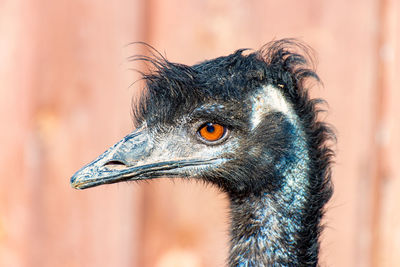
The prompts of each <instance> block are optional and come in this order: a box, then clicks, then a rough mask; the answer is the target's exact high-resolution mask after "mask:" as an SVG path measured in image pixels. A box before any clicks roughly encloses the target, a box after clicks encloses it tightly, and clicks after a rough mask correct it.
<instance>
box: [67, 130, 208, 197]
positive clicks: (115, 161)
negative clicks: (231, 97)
mask: <svg viewBox="0 0 400 267" xmlns="http://www.w3.org/2000/svg"><path fill="white" fill-rule="evenodd" d="M152 143H153V142H152V140H151V138H150V135H149V133H148V130H147V128H144V127H143V128H141V129H138V130H136V131H134V132H132V133H130V134H129V135H127V136H125V137H124V138H123V139H122V140H120V141H119V142H118V143H116V144H115V145H114V146H112V147H111V148H109V149H108V150H107V151H105V152H104V153H103V154H101V155H100V156H99V157H98V158H97V159H95V160H94V161H93V162H91V163H89V164H88V165H86V166H84V167H83V168H82V169H80V170H79V171H77V172H76V173H75V174H74V175H73V176H72V177H71V186H72V187H74V188H77V189H85V188H89V187H94V186H97V185H102V184H111V183H118V182H122V181H128V180H142V179H151V178H156V177H160V176H164V175H174V172H173V171H171V170H174V169H181V168H182V167H187V166H197V165H204V164H207V163H208V162H209V161H212V160H199V159H197V160H196V159H179V160H168V161H159V160H155V159H154V160H152V157H151V154H152V153H151V152H152V151H153V145H152ZM163 153H166V155H168V153H170V151H163ZM175 175H176V174H175Z"/></svg>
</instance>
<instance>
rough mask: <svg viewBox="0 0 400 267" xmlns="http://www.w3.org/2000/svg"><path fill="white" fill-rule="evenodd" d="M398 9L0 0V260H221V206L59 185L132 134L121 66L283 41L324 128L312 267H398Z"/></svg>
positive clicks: (216, 198)
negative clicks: (320, 219) (298, 46)
mask: <svg viewBox="0 0 400 267" xmlns="http://www.w3.org/2000/svg"><path fill="white" fill-rule="evenodd" d="M399 33H400V2H399V1H396V0H382V1H378V0H364V1H362V0H354V1H345V0H337V1H318V0H313V1H312V0H307V1H289V0H282V1H261V0H260V1H244V0H230V1H228V0H221V1H212V0H204V1H196V0H189V1H183V0H181V1H178V0H171V1H161V0H150V1H144V0H142V1H140V0H116V1H95V0H86V1H84V0H73V1H71V0H58V1H51V0H4V1H1V3H0V119H1V125H2V127H1V129H2V130H1V131H0V140H1V149H0V166H1V168H0V266H145V267H146V266H157V267H168V266H195V267H197V266H199V267H200V266H224V262H225V259H226V257H227V244H228V241H229V240H228V223H229V220H228V210H227V201H226V199H225V197H224V196H223V195H222V194H220V193H218V192H217V190H215V189H213V188H212V187H204V186H203V185H201V184H190V183H187V182H181V181H177V182H175V183H173V182H171V181H170V180H168V179H165V180H159V181H156V182H154V183H153V182H152V183H150V184H126V183H122V184H116V185H111V186H103V187H98V188H94V189H91V190H85V191H77V190H73V189H71V188H70V185H69V177H70V176H71V175H72V174H73V173H74V172H75V171H76V170H78V169H79V168H80V167H81V166H82V165H83V164H85V163H87V162H89V161H90V160H91V159H93V158H94V157H95V156H96V155H98V154H99V153H101V152H103V151H104V150H105V149H106V148H107V147H108V146H110V145H111V144H113V143H114V142H116V141H117V140H119V139H120V138H121V137H122V136H124V135H125V134H127V133H129V132H130V131H131V130H132V129H133V125H132V122H131V116H130V112H131V98H132V96H134V95H135V94H136V93H137V92H138V91H140V89H141V85H140V83H138V84H135V85H133V86H131V84H132V82H133V81H135V80H136V79H137V78H138V75H137V74H135V72H132V71H129V69H130V68H141V67H143V66H140V65H139V66H137V65H135V64H133V63H130V62H128V61H127V60H126V58H127V57H128V56H129V55H133V54H138V53H144V50H143V47H141V46H138V45H127V44H128V43H130V42H133V41H146V42H148V43H150V44H152V45H153V46H154V47H156V48H157V49H159V50H160V51H162V52H164V51H165V53H166V55H167V57H168V59H170V60H172V61H178V62H182V63H186V64H193V63H195V62H198V61H201V60H203V59H206V58H213V57H216V56H220V55H226V54H228V53H230V52H232V51H234V50H235V49H237V48H242V47H246V48H259V47H261V46H262V45H263V44H264V43H266V42H268V41H270V40H272V39H278V38H283V37H296V38H300V39H301V40H303V41H305V42H306V43H308V44H309V45H311V46H312V47H313V48H314V49H315V51H316V54H317V57H318V72H319V74H320V76H321V78H322V80H323V82H324V87H323V88H315V90H314V91H313V94H314V95H315V96H317V97H323V98H325V99H327V101H328V102H329V113H328V115H327V117H326V120H327V121H329V122H331V123H332V124H333V125H334V126H335V127H336V130H337V135H338V140H339V141H338V144H337V148H336V150H337V155H338V156H337V159H336V165H335V169H334V183H335V194H334V197H333V199H332V201H331V202H330V203H329V207H328V212H327V215H326V220H325V223H326V225H327V227H326V230H325V233H324V235H323V244H322V246H323V251H322V255H321V259H322V261H321V263H322V265H323V266H400V256H399V253H398V252H399V251H400V242H399V240H400V197H399V196H400V171H399V168H397V167H398V165H399V163H400V154H399V151H400V123H399V122H400V115H399V114H400V108H399V105H397V102H398V101H399V100H400V88H399V84H400V75H399V74H400V72H399V71H400V35H399Z"/></svg>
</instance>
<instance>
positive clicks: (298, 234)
mask: <svg viewBox="0 0 400 267" xmlns="http://www.w3.org/2000/svg"><path fill="white" fill-rule="evenodd" d="M287 130H288V131H287V132H286V133H285V134H286V135H290V136H291V138H289V139H290V140H291V142H290V144H289V145H288V149H287V151H286V153H282V155H281V156H280V159H279V161H278V162H277V163H275V165H274V166H273V168H274V175H275V176H277V177H278V179H279V180H282V186H281V187H279V188H278V189H276V190H273V191H271V190H267V189H266V190H264V191H262V192H259V193H257V194H254V193H249V194H247V195H241V196H238V195H231V196H230V199H231V212H232V228H231V231H232V246H231V252H230V253H231V254H230V266H316V265H317V263H318V251H319V243H318V236H319V233H320V220H321V217H322V206H321V205H320V204H318V205H317V206H318V207H319V208H316V205H315V204H316V203H320V202H323V203H324V202H325V199H318V196H317V195H315V191H314V188H313V186H314V184H313V183H315V182H317V184H319V183H320V182H322V181H323V179H324V177H315V174H313V172H311V171H310V168H311V167H312V166H313V165H314V164H313V162H312V160H311V158H312V155H310V154H309V146H308V142H307V139H306V137H305V133H304V131H303V130H302V129H301V127H300V126H299V125H298V124H297V123H296V120H292V121H291V127H289V128H288V129H287ZM313 175H314V176H313ZM251 178H252V179H265V178H264V177H251Z"/></svg>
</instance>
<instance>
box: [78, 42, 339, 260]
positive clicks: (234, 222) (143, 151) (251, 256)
mask: <svg viewBox="0 0 400 267" xmlns="http://www.w3.org/2000/svg"><path fill="white" fill-rule="evenodd" d="M245 51H246V49H241V50H237V51H236V52H234V53H233V54H231V55H228V56H224V57H218V58H215V59H212V60H207V61H204V62H201V63H199V64H196V65H193V66H186V65H183V64H177V63H173V62H170V61H168V60H167V59H165V58H164V57H162V56H161V55H158V56H154V55H153V57H151V58H150V57H139V58H138V59H142V60H146V61H150V62H151V63H152V65H153V67H154V69H153V71H151V72H150V73H147V74H143V75H144V76H143V77H144V80H145V82H146V89H147V90H145V91H144V93H143V95H142V97H141V99H140V101H139V104H138V105H137V107H136V108H135V110H134V117H135V126H136V130H135V131H133V132H132V133H130V134H128V135H127V136H126V137H124V138H123V139H122V140H121V141H119V142H118V143H116V144H115V145H114V146H112V147H111V148H110V149H108V150H107V151H106V152H104V153H103V154H101V155H100V156H99V157H98V158H97V159H95V160H94V161H93V162H92V163H89V164H88V165H86V166H85V167H83V168H82V169H81V170H79V171H78V172H77V173H75V174H74V175H73V177H72V178H71V184H72V186H73V187H74V188H77V189H85V188H89V187H93V186H97V185H102V184H111V183H117V182H121V181H138V180H148V179H154V178H159V177H180V178H189V177H190V178H192V179H196V180H200V181H204V182H206V183H211V184H214V185H215V186H217V187H218V188H220V189H221V191H223V192H225V193H226V194H227V196H228V198H229V200H230V208H231V209H230V211H231V213H230V214H231V248H230V254H229V259H228V261H229V262H228V264H229V266H317V265H318V253H319V247H320V246H319V236H320V233H321V231H322V226H321V219H322V216H323V213H324V205H325V204H326V203H327V201H328V200H329V199H330V197H331V195H332V184H331V162H332V158H333V156H334V153H333V151H332V149H331V144H332V141H334V138H335V136H334V134H333V132H332V130H331V128H330V127H329V126H328V125H327V124H326V123H324V122H322V121H320V120H319V118H318V112H319V111H320V110H321V109H320V108H319V107H320V104H321V103H324V101H323V100H321V99H311V98H310V96H309V92H308V89H307V84H309V83H308V81H309V80H310V79H311V80H316V81H319V79H318V76H317V75H316V73H315V72H314V71H313V69H312V68H310V67H309V65H310V56H309V53H308V51H309V48H308V46H306V45H304V44H302V43H301V42H299V41H297V40H294V39H283V40H278V41H272V42H270V43H268V44H266V45H265V46H263V47H262V48H261V49H260V50H257V51H247V52H246V53H245Z"/></svg>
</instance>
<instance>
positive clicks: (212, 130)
mask: <svg viewBox="0 0 400 267" xmlns="http://www.w3.org/2000/svg"><path fill="white" fill-rule="evenodd" d="M214 131H215V127H214V126H213V125H212V124H211V123H209V124H207V132H209V133H213V132H214Z"/></svg>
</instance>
